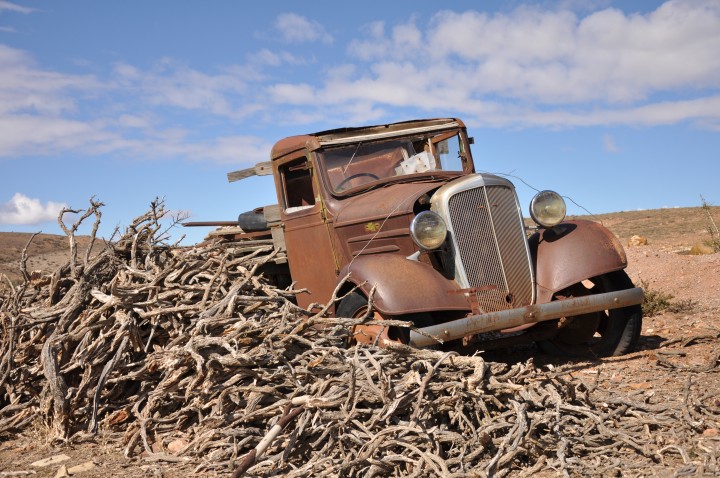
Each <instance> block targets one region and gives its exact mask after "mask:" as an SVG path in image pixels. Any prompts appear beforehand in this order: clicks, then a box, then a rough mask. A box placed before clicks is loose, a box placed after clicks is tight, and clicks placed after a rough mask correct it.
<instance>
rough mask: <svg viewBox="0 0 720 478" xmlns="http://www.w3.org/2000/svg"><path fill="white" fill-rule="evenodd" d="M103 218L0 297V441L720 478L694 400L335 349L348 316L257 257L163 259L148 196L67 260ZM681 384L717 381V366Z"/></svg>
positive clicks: (468, 363) (378, 464)
mask: <svg viewBox="0 0 720 478" xmlns="http://www.w3.org/2000/svg"><path fill="white" fill-rule="evenodd" d="M100 206H101V204H100V203H96V202H91V207H90V208H88V210H87V211H86V212H85V214H84V215H83V216H82V217H81V219H80V220H79V221H78V222H76V224H75V225H73V227H68V228H66V233H67V234H68V238H69V242H70V245H71V252H70V259H69V260H68V263H67V264H66V265H65V266H64V267H62V268H60V269H58V270H57V271H56V272H55V273H54V274H52V275H51V276H49V277H44V278H39V279H37V278H36V279H32V278H31V277H30V276H29V275H28V274H27V273H26V272H25V273H24V274H25V279H26V280H25V281H24V282H23V283H22V284H21V285H17V286H13V287H12V290H11V291H10V293H9V294H7V296H5V297H2V298H0V300H1V301H2V302H1V303H0V319H1V320H2V337H1V344H0V345H1V350H0V360H1V362H0V437H1V436H7V435H8V434H10V433H15V432H18V431H22V430H23V429H25V428H26V427H28V426H30V425H31V424H33V423H34V422H36V421H37V420H41V421H43V422H44V423H45V424H47V425H48V426H49V427H50V429H51V432H52V433H53V435H54V437H55V438H56V439H59V440H77V439H83V438H87V437H88V436H92V435H93V434H95V433H105V434H109V435H112V436H117V437H118V439H121V440H123V446H124V450H125V454H126V455H127V456H132V457H138V459H144V460H154V461H158V460H159V461H165V462H176V463H178V464H177V465H176V466H186V467H187V466H192V467H193V469H194V470H195V471H206V472H215V473H217V474H231V473H233V471H234V472H235V474H236V475H237V476H239V475H241V474H244V473H247V474H249V475H262V476H297V477H301V476H303V477H304V476H458V477H460V476H508V475H511V476H531V475H532V474H534V473H536V472H538V471H540V470H546V471H549V472H550V473H551V474H557V475H563V476H607V475H614V474H618V473H621V474H624V475H626V476H627V475H640V474H644V473H646V472H647V471H648V470H650V469H654V468H662V467H667V468H669V469H671V470H674V471H675V472H676V473H679V474H682V473H689V474H695V473H699V474H702V473H718V472H720V464H719V463H718V461H719V458H718V443H717V440H715V441H712V439H705V437H703V436H702V434H701V433H700V432H701V431H702V430H704V429H707V428H711V427H715V428H718V427H720V402H718V401H717V398H716V397H717V395H711V394H708V393H707V390H708V389H707V388H706V389H704V390H705V392H703V393H697V392H694V389H693V387H692V384H693V383H692V382H691V383H690V384H689V385H688V391H687V396H686V397H685V405H684V407H682V408H677V407H675V408H673V407H671V406H670V405H668V404H663V403H652V402H651V400H650V399H649V398H648V397H643V396H638V397H622V396H617V395H613V394H611V393H608V392H607V391H604V390H599V389H597V388H596V387H595V386H593V385H588V384H586V383H585V382H583V381H580V380H577V379H574V378H570V377H569V375H568V372H567V371H566V370H563V369H562V368H555V369H552V370H541V369H539V368H537V367H535V366H534V365H533V363H532V362H531V361H529V362H525V363H518V364H515V365H512V366H509V365H505V364H499V363H489V362H485V361H484V360H483V359H482V358H481V357H479V356H473V357H461V356H457V355H455V354H453V353H444V352H441V351H434V350H415V349H410V348H408V347H403V346H397V347H393V348H389V349H375V348H367V347H365V348H363V347H352V348H346V347H344V346H343V344H344V342H345V340H346V338H347V335H348V328H349V327H350V326H352V324H353V321H351V320H344V319H332V318H327V317H325V316H324V314H323V312H320V313H317V314H313V313H310V312H308V311H305V310H302V309H299V308H298V307H297V306H295V305H294V304H293V302H292V297H293V293H294V292H293V291H288V290H280V289H277V288H275V287H273V286H271V285H269V284H268V283H267V281H266V280H265V279H264V277H262V275H259V274H258V273H257V271H258V269H259V268H260V267H261V266H262V265H263V264H264V263H265V262H267V261H269V260H272V258H273V254H274V252H273V250H272V248H271V246H257V245H252V246H248V245H243V243H241V242H237V243H223V242H221V241H215V242H206V243H202V244H199V245H197V246H195V247H189V248H180V247H171V246H169V245H167V244H166V243H165V241H164V239H163V233H162V227H161V219H163V217H164V216H165V215H166V211H165V210H164V208H163V204H162V202H156V203H153V205H152V208H151V210H150V211H149V212H148V213H147V214H145V215H143V216H141V217H139V218H138V219H136V220H135V221H134V222H133V223H132V224H131V225H130V226H129V227H128V228H127V230H126V231H125V233H124V234H122V235H121V236H120V237H119V239H117V240H114V241H112V243H107V244H106V246H105V249H104V250H103V251H102V252H100V253H99V254H97V255H94V256H93V255H91V254H90V252H89V249H88V251H87V252H86V254H85V255H84V257H82V258H81V259H78V257H77V256H78V251H77V250H76V248H74V247H73V246H74V240H73V237H74V233H75V231H76V230H77V227H78V225H79V223H80V222H81V221H82V220H83V219H87V218H89V217H91V216H93V215H94V216H95V219H96V223H95V226H94V229H93V237H94V234H95V231H96V230H97V224H98V222H99V220H100ZM60 222H61V223H62V214H61V217H60ZM26 249H27V248H26ZM26 260H27V258H26V257H24V258H23V260H22V261H21V263H22V264H23V270H24V264H25V261H26ZM693 373H694V374H695V377H696V382H697V381H698V380H703V379H705V380H715V381H716V383H717V381H718V374H719V373H720V369H719V368H718V357H715V358H714V360H713V361H711V362H709V363H708V366H707V367H706V368H704V369H703V370H695V371H693ZM705 377H710V378H705ZM717 388H718V387H717V386H716V387H715V390H716V391H717ZM186 460H188V461H186Z"/></svg>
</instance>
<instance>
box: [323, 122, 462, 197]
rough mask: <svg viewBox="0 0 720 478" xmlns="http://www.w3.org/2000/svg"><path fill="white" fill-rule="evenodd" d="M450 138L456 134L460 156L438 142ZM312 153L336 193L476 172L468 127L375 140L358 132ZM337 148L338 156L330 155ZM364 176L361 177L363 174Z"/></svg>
mask: <svg viewBox="0 0 720 478" xmlns="http://www.w3.org/2000/svg"><path fill="white" fill-rule="evenodd" d="M452 138H456V139H457V141H456V143H457V145H456V147H455V150H453V152H454V153H455V154H456V156H457V157H456V158H451V157H449V156H450V155H449V154H448V151H447V150H448V148H447V143H446V145H445V150H443V149H442V148H441V147H440V144H441V143H442V142H443V141H445V142H447V141H449V140H451V139H452ZM453 145H454V143H453ZM314 153H315V156H316V158H317V164H318V166H319V169H321V171H322V173H321V174H320V176H321V177H322V182H323V183H324V186H325V187H324V189H326V191H327V192H329V193H330V194H331V195H332V196H335V197H345V196H350V195H354V194H357V193H359V192H363V191H365V190H368V189H374V188H376V187H381V186H384V185H386V184H388V183H394V182H407V181H408V180H423V178H425V180H428V179H429V180H432V179H433V178H437V179H441V178H448V177H455V176H460V175H465V174H469V173H472V172H474V165H473V162H472V154H471V152H470V146H469V141H468V139H467V135H466V132H465V129H464V128H459V129H458V128H451V129H444V130H439V131H438V130H435V131H431V132H430V131H425V132H422V133H415V134H400V135H393V136H389V137H384V138H373V139H372V140H367V138H358V141H354V142H344V143H343V144H335V145H328V146H325V147H321V148H319V149H317V150H315V151H314ZM333 153H335V154H336V157H332V155H333ZM457 161H459V164H453V165H452V166H453V167H452V168H450V169H442V168H443V167H448V166H449V164H448V163H453V162H457ZM371 163H373V164H372V165H371ZM443 163H445V164H443ZM373 167H374V169H373ZM361 176H362V177H363V179H360V177H361ZM346 182H347V184H343V183H346ZM341 186H342V187H341Z"/></svg>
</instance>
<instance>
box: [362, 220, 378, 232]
mask: <svg viewBox="0 0 720 478" xmlns="http://www.w3.org/2000/svg"><path fill="white" fill-rule="evenodd" d="M379 230H380V223H379V222H368V223H367V224H365V231H366V232H377V231H379Z"/></svg>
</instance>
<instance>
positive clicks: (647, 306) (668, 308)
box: [640, 280, 697, 317]
mask: <svg viewBox="0 0 720 478" xmlns="http://www.w3.org/2000/svg"><path fill="white" fill-rule="evenodd" d="M640 287H642V288H643V290H644V291H645V300H644V301H643V304H642V310H643V315H644V316H645V317H652V316H653V315H658V314H662V313H663V312H674V313H676V314H681V313H688V312H692V311H693V310H694V309H695V306H696V305H697V303H696V302H695V301H694V300H692V299H683V300H680V301H674V299H675V296H674V295H672V294H668V293H667V292H662V291H659V290H655V289H651V288H650V284H648V282H647V281H646V280H641V281H640Z"/></svg>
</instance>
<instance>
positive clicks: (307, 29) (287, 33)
mask: <svg viewBox="0 0 720 478" xmlns="http://www.w3.org/2000/svg"><path fill="white" fill-rule="evenodd" d="M275 28H276V29H277V31H278V32H279V33H280V35H281V36H282V38H283V39H284V40H285V41H287V42H291V43H304V42H315V41H320V42H323V43H332V42H333V37H332V35H330V34H329V33H328V32H327V31H325V27H323V26H322V25H321V24H320V23H318V22H316V21H314V20H310V19H308V18H306V17H304V16H302V15H298V14H296V13H283V14H280V15H278V17H277V19H276V20H275Z"/></svg>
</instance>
